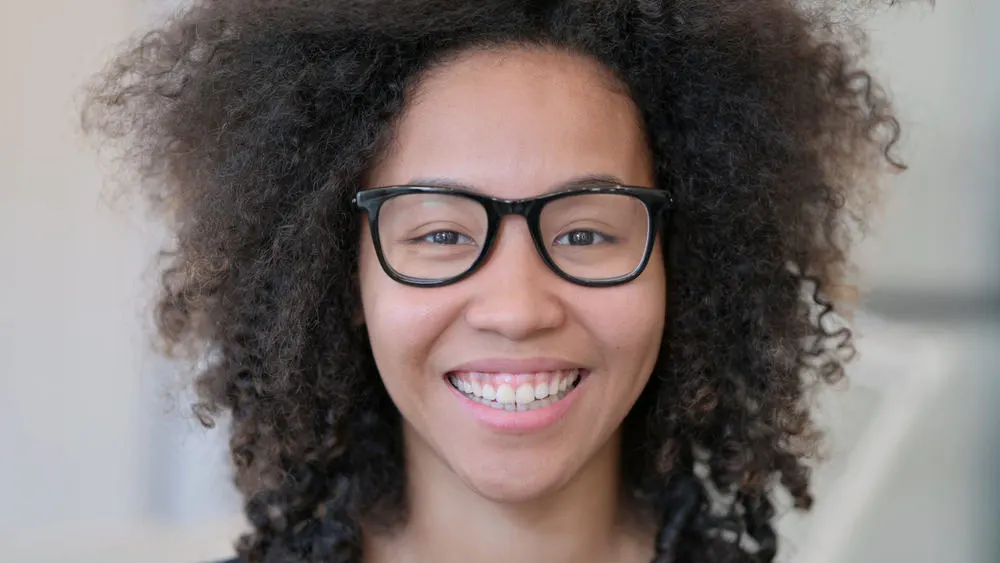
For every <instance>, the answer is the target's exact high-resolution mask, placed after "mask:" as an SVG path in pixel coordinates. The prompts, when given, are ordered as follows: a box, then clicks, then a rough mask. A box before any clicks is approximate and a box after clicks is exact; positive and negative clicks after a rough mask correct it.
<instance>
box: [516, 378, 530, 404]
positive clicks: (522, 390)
mask: <svg viewBox="0 0 1000 563" xmlns="http://www.w3.org/2000/svg"><path fill="white" fill-rule="evenodd" d="M534 400H535V388H534V387H533V386H532V385H531V384H530V383H522V384H521V386H520V387H518V388H517V391H516V392H515V393H514V401H516V402H517V404H519V405H526V404H528V403H530V402H531V401H534Z"/></svg>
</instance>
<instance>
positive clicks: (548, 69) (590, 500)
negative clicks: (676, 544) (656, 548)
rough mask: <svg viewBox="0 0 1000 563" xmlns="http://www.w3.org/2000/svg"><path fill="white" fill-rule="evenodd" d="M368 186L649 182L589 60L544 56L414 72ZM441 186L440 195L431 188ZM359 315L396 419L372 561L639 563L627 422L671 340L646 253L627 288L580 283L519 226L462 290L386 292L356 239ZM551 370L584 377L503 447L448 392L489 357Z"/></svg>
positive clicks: (490, 54) (365, 242)
mask: <svg viewBox="0 0 1000 563" xmlns="http://www.w3.org/2000/svg"><path fill="white" fill-rule="evenodd" d="M394 141H395V142H394V143H393V146H392V147H391V149H390V150H389V152H388V153H387V154H386V155H384V158H383V159H381V160H380V162H379V164H378V165H377V166H376V167H375V169H374V170H372V173H371V175H370V177H369V179H368V182H369V185H370V186H380V185H398V184H411V183H427V182H426V180H427V179H430V178H434V179H438V180H440V179H442V178H446V179H448V183H451V184H454V183H460V184H462V185H464V186H469V187H472V188H474V189H476V190H479V191H481V192H483V193H486V194H489V195H493V196H498V197H504V198H523V197H531V196H537V195H540V194H542V193H545V192H548V191H551V190H553V189H557V188H558V187H559V185H560V184H563V183H564V182H567V181H570V180H573V179H574V178H578V177H580V176H583V175H588V174H600V175H610V176H614V177H617V178H619V179H620V180H621V181H622V182H623V183H625V184H630V185H636V186H653V185H654V179H653V175H652V166H651V157H650V155H649V152H648V148H647V145H646V141H645V137H644V134H643V131H642V129H641V127H640V126H639V120H638V118H637V112H636V109H635V107H634V104H633V103H632V101H631V100H630V99H629V98H628V97H627V96H626V95H624V94H623V93H622V92H621V90H620V88H618V87H617V85H616V84H615V82H614V79H613V77H612V76H611V75H610V73H609V72H608V71H607V70H606V69H604V68H603V67H601V66H600V65H598V64H597V63H595V62H593V61H591V60H590V59H586V58H583V57H579V56H576V55H571V54H567V53H563V52H557V51H553V50H543V49H530V50H529V49H516V50H505V51H502V52H497V51H477V52H473V53H466V54H463V55H461V56H459V57H458V58H456V59H455V60H452V61H451V62H448V63H446V64H444V65H443V66H440V67H438V68H436V69H434V70H433V71H431V72H430V73H428V74H427V75H425V76H424V77H423V80H422V81H421V83H420V85H419V86H418V88H417V91H416V95H415V96H414V97H413V98H412V102H411V106H410V107H409V108H408V109H407V111H406V112H405V114H404V116H403V118H402V120H401V121H400V122H399V124H398V129H397V131H396V135H395V139H394ZM439 183H440V182H439ZM359 275H360V287H361V296H362V303H363V319H364V322H365V324H366V325H367V328H368V333H369V336H370V339H371V345H372V351H373V354H374V357H375V361H376V364H377V366H378V368H379V371H380V373H381V376H382V379H383V382H384V383H385V386H386V388H387V390H388V392H389V394H390V396H391V397H392V399H393V401H394V402H395V404H396V405H397V407H398V408H399V410H400V412H401V413H402V416H403V419H404V430H403V432H404V443H405V452H406V459H407V479H408V487H407V489H408V501H409V507H410V517H409V519H408V523H407V525H406V526H404V528H403V529H402V530H399V531H397V532H395V533H393V534H391V535H380V536H372V535H370V534H369V535H366V546H365V552H366V559H367V560H371V561H394V562H395V561H440V562H450V561H455V562H459V561H461V562H465V561H485V562H489V561H503V562H505V563H509V562H510V561H523V562H532V561H538V562H542V561H545V562H553V561H567V562H568V561H574V562H587V561H642V560H645V561H648V560H649V559H650V558H651V557H652V549H651V545H652V542H651V538H652V533H653V532H652V531H651V529H649V528H648V527H646V526H644V525H642V524H641V523H636V522H635V521H634V520H631V519H629V518H628V515H629V514H628V513H629V510H628V508H627V507H626V506H625V505H624V504H623V503H622V500H621V498H620V497H621V495H620V474H619V459H620V442H621V440H620V426H621V423H622V420H623V419H624V417H625V415H626V414H627V413H628V411H629V410H630V409H631V407H632V405H633V404H634V403H635V400H636V398H637V397H638V396H639V394H640V392H641V391H642V389H643V387H644V386H645V385H646V382H647V381H648V379H649V375H650V373H651V372H652V369H653V366H654V364H655V362H656V359H657V355H658V352H659V346H660V342H661V338H662V335H663V327H664V316H665V308H666V304H665V298H666V280H665V271H664V264H663V261H662V253H661V252H660V249H659V241H658V242H657V248H655V249H654V251H653V255H652V259H651V261H650V263H649V265H648V267H647V268H646V269H645V271H644V272H643V273H642V275H640V276H639V277H638V278H637V279H636V280H634V281H633V282H631V283H628V284H625V285H622V286H617V287H611V288H587V287H582V286H579V285H575V284H572V283H570V282H567V281H565V280H562V279H561V278H559V277H558V276H556V275H555V274H554V273H553V272H551V271H550V270H549V269H548V268H547V267H546V266H545V264H544V263H543V262H542V260H541V258H540V257H539V256H538V254H537V253H536V251H535V249H534V247H533V246H532V242H531V238H530V235H529V233H528V229H527V225H526V224H525V222H524V220H523V219H522V218H520V217H508V218H506V219H505V220H504V222H503V224H502V227H501V231H500V236H499V238H498V240H497V242H496V246H495V247H494V249H493V253H492V254H491V255H490V257H489V259H488V261H487V263H486V264H485V265H484V266H483V267H482V269H480V270H479V271H478V272H477V273H476V274H474V275H473V276H471V277H470V278H467V279H466V280H463V281H461V282H459V283H457V284H453V285H450V286H445V287H440V288H434V289H427V288H414V287H408V286H404V285H402V284H399V283H396V282H394V281H392V280H391V279H390V278H389V277H388V276H387V275H386V274H385V273H384V272H383V270H382V268H381V266H380V265H379V262H378V259H377V257H376V256H375V250H374V247H373V244H372V240H371V235H370V233H369V232H368V231H367V228H366V230H365V231H364V232H363V233H362V237H361V252H360V270H359ZM496 357H504V358H534V357H555V358H560V359H564V360H568V361H571V362H573V363H575V364H578V365H581V366H584V367H585V368H587V369H588V370H589V371H590V375H589V377H588V378H587V379H586V380H585V381H584V382H583V384H581V386H580V388H578V389H577V390H576V391H575V393H579V395H578V396H577V397H576V402H575V403H574V404H573V405H572V408H571V409H570V410H569V411H568V413H567V414H566V416H565V417H564V418H562V419H560V420H559V421H558V422H557V423H556V424H554V425H552V426H549V427H547V428H544V429H542V430H540V431H535V432H530V433H525V434H519V435H512V434H509V433H501V432H497V431H493V430H490V429H488V428H486V427H484V426H481V425H479V424H478V423H477V422H476V421H474V420H473V419H472V418H470V416H469V415H468V414H467V413H466V411H465V410H464V409H463V408H462V406H461V404H460V401H461V399H459V398H457V397H456V396H455V394H454V393H453V392H452V390H451V388H450V387H449V385H448V384H447V383H446V381H445V374H446V373H447V372H448V371H449V370H450V369H452V368H454V367H455V366H457V365H458V364H460V363H463V362H467V361H471V360H476V359H482V358H496Z"/></svg>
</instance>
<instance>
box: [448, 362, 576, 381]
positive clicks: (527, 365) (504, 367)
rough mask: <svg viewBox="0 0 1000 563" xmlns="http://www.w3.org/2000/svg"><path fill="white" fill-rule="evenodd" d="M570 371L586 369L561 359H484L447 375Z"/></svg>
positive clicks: (460, 367)
mask: <svg viewBox="0 0 1000 563" xmlns="http://www.w3.org/2000/svg"><path fill="white" fill-rule="evenodd" d="M570 369H586V368H584V366H581V365H580V364H576V363H573V362H570V361H568V360H564V359H561V358H543V357H539V358H483V359H479V360H473V361H470V362H465V363H463V364H459V365H457V366H455V367H453V368H452V369H450V370H448V371H447V372H446V373H445V377H447V375H448V374H449V373H454V372H462V371H465V372H469V371H474V372H479V373H539V372H543V371H563V370H570Z"/></svg>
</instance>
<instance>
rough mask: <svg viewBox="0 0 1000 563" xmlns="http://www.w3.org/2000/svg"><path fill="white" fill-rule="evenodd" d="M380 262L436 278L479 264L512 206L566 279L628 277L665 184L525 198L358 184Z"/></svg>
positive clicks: (407, 274)
mask: <svg viewBox="0 0 1000 563" xmlns="http://www.w3.org/2000/svg"><path fill="white" fill-rule="evenodd" d="M353 203H354V205H355V206H356V207H357V208H358V209H360V210H363V211H365V212H366V213H367V215H368V224H369V226H370V227H371V235H372V240H373V241H374V243H375V251H376V255H377V256H378V259H379V262H380V263H381V264H382V269H383V270H385V273H386V274H387V275H388V276H389V277H390V278H392V279H393V280H396V281H397V282H399V283H403V284H406V285H411V286H420V287H437V286H443V285H448V284H451V283H455V282H457V281H459V280H462V279H464V278H466V277H468V276H470V275H472V274H473V273H474V272H475V271H476V270H477V269H478V268H479V267H480V266H482V265H483V263H485V261H486V258H487V257H488V256H489V254H490V250H491V249H492V247H493V244H494V242H495V240H496V238H497V232H498V231H499V227H500V221H501V220H502V219H503V218H504V217H505V216H507V215H520V216H522V217H524V218H525V220H526V221H527V223H528V230H529V231H530V233H531V238H532V240H533V241H534V244H535V248H536V249H537V250H538V253H539V255H540V256H541V257H542V260H543V261H544V262H545V264H546V265H548V267H549V268H550V269H551V270H552V271H553V272H555V273H556V274H557V275H559V276H560V277H562V278H563V279H566V280H568V281H570V282H573V283H576V284H579V285H584V286H588V287H607V286H613V285H620V284H624V283H627V282H629V281H632V280H633V279H635V278H636V277H637V276H638V275H639V274H641V273H642V271H643V269H644V268H645V267H646V265H647V264H648V263H649V258H650V254H651V253H652V249H653V243H654V241H655V240H656V233H657V232H658V229H659V227H660V223H661V221H665V220H666V219H667V215H668V212H669V211H670V210H671V209H672V207H673V202H672V199H671V197H670V195H669V194H668V193H666V192H665V191H662V190H658V189H654V188H642V187H632V186H601V187H585V188H578V189H572V190H566V191H560V192H554V193H549V194H545V195H542V196H539V197H533V198H527V199H516V200H509V199H499V198H494V197H489V196H485V195H482V194H479V193H475V192H470V191H465V190H460V189H454V188H445V187H428V186H390V187H380V188H372V189H367V190H362V191H360V192H358V194H357V195H356V196H355V197H354V200H353Z"/></svg>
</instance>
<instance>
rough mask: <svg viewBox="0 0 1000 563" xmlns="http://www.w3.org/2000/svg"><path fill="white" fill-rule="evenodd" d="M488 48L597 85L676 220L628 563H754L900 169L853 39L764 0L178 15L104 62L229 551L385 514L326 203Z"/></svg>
mask: <svg viewBox="0 0 1000 563" xmlns="http://www.w3.org/2000/svg"><path fill="white" fill-rule="evenodd" d="M854 31H856V30H854ZM506 46H520V47H529V48H530V47H539V46H540V47H546V48H557V49H563V50H565V51H567V52H571V53H577V54H582V55H584V56H588V57H592V58H594V59H596V60H598V61H600V62H601V63H603V64H604V65H606V66H607V67H608V68H609V69H611V70H612V71H613V72H614V74H615V76H616V77H617V78H618V80H619V81H620V82H621V84H622V85H623V87H624V88H626V89H627V91H628V92H629V93H630V94H631V96H632V98H633V99H634V101H635V103H636V106H637V107H638V108H639V111H640V113H641V116H642V119H643V123H644V126H645V128H646V132H647V135H648V138H649V141H650V146H651V149H652V152H653V155H654V162H655V169H654V172H655V175H656V179H657V183H658V185H659V186H660V187H662V188H663V189H667V190H669V191H670V192H671V193H672V194H673V196H674V198H675V200H676V202H677V207H678V211H677V213H676V215H675V217H674V221H673V224H672V228H671V232H670V233H669V235H670V239H669V244H668V245H665V246H666V247H667V248H666V260H667V275H668V286H669V287H670V291H669V295H668V314H667V330H666V334H665V337H664V340H663V343H662V349H661V354H660V361H659V363H658V365H657V366H656V368H655V371H654V373H653V376H652V378H651V380H650V383H649V385H648V387H647V388H646V389H645V391H644V392H643V394H642V396H641V397H640V399H639V401H638V402H637V404H636V405H635V407H634V408H633V409H632V411H631V413H630V414H629V416H628V418H627V419H626V422H625V424H626V427H627V428H626V433H625V434H626V444H625V448H624V453H623V455H624V459H623V464H624V467H625V473H624V475H625V481H626V482H625V485H626V486H627V487H628V488H629V490H631V491H632V492H633V493H634V494H635V497H636V498H637V499H641V500H642V501H643V502H644V503H645V506H648V507H649V508H650V510H651V514H657V515H660V516H658V517H660V518H661V531H660V533H659V534H658V535H657V537H656V540H655V541H656V550H657V556H656V559H655V561H656V562H657V563H666V562H671V561H672V562H678V563H680V562H694V561H699V562H705V561H711V562H713V563H722V562H751V561H752V562H757V561H762V562H763V561H771V560H772V559H773V557H774V553H775V551H776V547H777V543H776V541H777V540H776V538H775V532H774V530H773V529H772V527H771V518H772V516H773V512H774V510H773V508H772V506H771V504H770V502H769V500H768V498H767V495H768V492H769V491H770V490H771V488H772V487H774V486H776V485H777V484H778V483H780V484H781V485H782V486H784V487H785V488H787V490H788V491H789V492H790V494H791V496H792V498H793V499H794V500H795V503H796V505H797V506H799V507H800V508H808V506H809V504H810V502H811V498H810V494H809V474H808V469H807V467H806V465H805V463H804V460H805V457H806V456H808V455H810V454H812V453H813V452H814V449H815V446H816V440H817V434H816V432H815V431H814V429H813V427H812V425H811V423H810V418H809V411H808V407H807V405H806V403H805V401H804V400H803V399H804V396H805V391H806V390H807V387H808V385H810V384H811V383H810V382H812V381H817V380H820V381H833V380H836V379H837V378H838V377H840V376H841V374H842V366H841V360H842V357H843V355H844V354H842V353H838V350H839V352H844V351H847V352H849V351H850V350H851V335H850V332H849V330H848V329H838V330H834V329H831V328H829V327H828V326H827V324H828V323H824V322H823V319H822V317H824V316H828V315H829V314H831V312H832V310H833V309H832V303H831V302H829V301H827V300H826V299H824V298H823V297H822V295H823V294H824V293H825V294H827V295H834V294H836V293H837V290H838V287H839V284H840V283H841V281H842V278H843V276H844V268H845V263H846V258H847V251H848V247H849V245H850V243H851V242H852V239H853V237H854V235H855V234H856V233H857V232H858V231H859V229H860V228H862V227H864V225H865V214H864V210H865V208H866V206H867V205H868V204H869V202H870V201H871V199H872V196H874V195H875V190H874V181H873V177H872V172H873V171H874V170H876V169H877V168H878V167H879V166H883V165H884V164H885V163H886V162H887V161H888V163H889V164H890V165H893V166H901V165H899V163H898V162H896V161H895V159H894V158H893V157H892V155H891V148H892V145H893V144H894V142H895V140H896V138H897V137H898V125H897V122H896V121H895V119H894V118H893V116H892V114H891V111H890V107H889V104H888V103H887V102H886V100H885V97H884V95H883V94H882V93H881V90H880V89H879V88H878V86H877V85H876V84H875V82H874V81H873V79H872V78H871V76H870V75H869V74H868V73H867V72H866V71H865V70H863V69H862V68H860V66H859V64H860V61H861V60H862V56H863V54H864V42H863V35H862V34H860V33H856V32H851V33H847V32H843V31H837V29H836V28H835V27H834V26H831V25H829V22H828V21H826V20H824V19H823V17H822V14H815V13H813V14H811V15H810V16H809V17H807V16H806V15H804V12H803V11H802V10H800V9H799V8H797V7H796V6H794V5H793V4H792V3H790V2H788V1H785V0H746V1H738V2H718V1H715V0H659V1H658V0H589V1H585V2H577V1H547V2H537V1H528V0H490V1H481V2H454V1H452V0H448V1H443V0H437V1H435V0H422V1H421V0H408V1H405V2H370V1H362V0H354V1H351V0H342V1H320V0H281V1H278V0H204V1H200V2H197V3H195V4H194V5H192V6H189V7H187V8H185V9H184V10H182V11H180V12H179V13H177V14H176V15H175V16H174V17H173V18H171V19H169V21H167V22H165V23H164V24H163V25H162V27H159V28H158V29H156V30H155V31H153V32H150V33H148V34H146V35H143V36H142V37H140V38H137V39H136V40H135V42H134V43H133V44H132V45H131V46H130V47H129V48H127V49H125V50H123V52H122V53H121V54H120V55H119V56H118V57H117V58H116V59H115V60H114V61H113V62H112V64H111V65H110V66H109V67H108V68H107V69H106V71H105V72H103V73H102V74H101V75H99V77H98V78H97V80H96V81H95V83H94V84H93V86H92V88H91V89H90V97H89V100H88V105H87V106H86V109H85V112H84V116H85V124H86V126H87V127H89V128H90V129H91V130H92V131H96V132H99V133H102V134H103V135H104V138H106V139H109V140H110V141H118V142H119V143H120V144H119V145H118V146H121V147H124V148H125V152H124V153H123V157H124V158H125V161H126V162H128V163H131V164H132V165H134V166H136V170H137V171H138V173H139V175H140V176H141V177H142V178H144V179H146V180H151V181H143V182H141V185H142V186H143V188H142V193H143V194H144V195H145V196H147V197H148V199H149V200H150V201H152V202H154V203H155V204H156V209H157V210H159V212H160V213H161V215H162V218H163V220H164V221H165V222H166V223H167V225H168V227H169V228H170V229H171V232H172V233H173V235H174V236H175V242H174V244H173V246H172V247H171V248H170V249H169V254H168V255H167V259H168V263H167V265H166V266H165V268H164V273H163V277H162V292H161V295H160V298H159V305H158V309H157V315H156V318H157V322H158V328H159V333H160V337H161V339H162V341H163V342H164V343H165V344H166V345H167V346H168V348H169V349H170V351H171V352H172V353H175V354H177V355H185V354H187V355H194V356H197V357H199V358H200V359H201V360H203V369H202V370H201V372H200V373H199V374H198V378H197V387H198V391H199V393H200V398H201V401H202V402H201V404H200V405H199V409H200V411H201V412H202V413H203V416H207V417H212V416H215V415H218V414H220V413H227V414H229V415H230V416H231V424H232V426H231V441H230V446H231V455H232V460H233V464H234V467H235V475H236V477H235V481H236V485H237V487H238V488H239V489H240V491H241V492H242V494H243V495H244V498H245V510H246V515H247V517H248V518H249V520H250V522H251V523H252V526H253V529H252V531H251V532H250V533H248V534H247V535H245V536H244V537H243V538H242V539H241V540H240V542H239V544H238V551H239V553H240V555H241V557H242V558H243V560H244V561H245V562H247V563H260V562H282V563H298V562H307V561H313V562H318V561H324V562H334V563H348V562H351V563H354V562H358V561H360V560H361V556H362V553H361V551H362V550H361V523H362V522H364V523H365V525H366V526H369V525H371V526H387V527H389V526H393V525H397V524H399V523H400V522H402V521H403V520H404V519H405V514H406V507H405V506H404V504H403V498H404V497H403V494H402V490H401V489H402V488H403V487H404V486H405V485H404V484H403V483H404V479H403V465H402V461H401V458H402V453H401V450H402V447H401V438H400V420H399V414H398V412H397V411H396V409H395V408H394V406H393V405H392V403H391V401H390V400H389V397H388V396H387V394H386V392H385V390H384V388H383V387H382V385H381V382H380V379H379V376H378V373H377V371H376V369H375V366H374V362H373V360H372V358H371V352H370V349H369V347H368V341H367V335H366V334H365V331H364V328H363V327H361V326H358V325H357V323H354V322H352V321H351V319H352V317H353V316H354V315H355V312H356V311H358V310H359V296H358V292H357V287H356V283H355V281H354V280H355V278H354V274H355V270H356V262H357V254H358V252H357V246H358V232H359V231H358V228H359V223H358V220H359V218H358V216H357V214H356V213H355V212H354V211H353V209H352V207H351V204H350V201H351V197H352V195H353V194H354V193H355V191H356V190H357V189H358V188H359V186H360V185H361V183H362V181H363V177H364V175H365V173H366V171H367V170H368V169H369V168H370V167H371V166H372V163H373V162H375V160H376V159H377V158H378V156H379V154H380V149H381V148H382V147H384V146H385V143H387V142H389V139H390V137H391V134H392V125H393V122H394V120H395V119H397V118H398V116H399V115H400V112H401V111H402V110H403V108H404V106H405V102H406V99H407V93H408V92H409V91H410V88H412V86H413V85H414V84H415V83H416V82H417V81H419V79H420V77H421V75H422V73H424V72H425V71H427V70H428V69H430V68H433V67H435V66H439V65H442V64H446V63H447V61H448V60H449V58H450V57H453V56H455V54H456V53H459V52H461V51H463V50H466V49H474V48H479V49H483V48H498V47H499V48H502V47H506ZM805 282H810V283H811V284H812V293H811V294H808V292H807V297H811V299H805V300H804V299H802V292H803V284H804V283H805ZM817 312H818V313H819V316H820V317H821V318H819V319H816V318H815V317H816V315H817ZM831 341H832V342H833V343H834V344H833V352H834V353H832V354H831V349H830V347H829V346H824V345H823V343H824V342H827V343H828V342H831ZM698 467H703V468H704V472H703V473H701V474H698ZM713 491H714V492H716V493H719V494H720V495H721V497H720V498H724V499H728V500H726V501H725V502H722V503H721V504H720V503H719V502H717V500H713V498H715V497H714V496H713V494H712V492H713ZM720 506H721V508H720Z"/></svg>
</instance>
